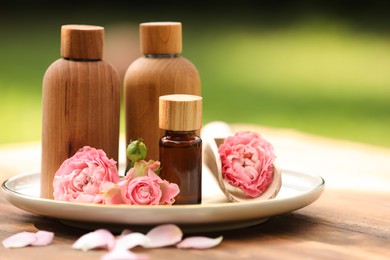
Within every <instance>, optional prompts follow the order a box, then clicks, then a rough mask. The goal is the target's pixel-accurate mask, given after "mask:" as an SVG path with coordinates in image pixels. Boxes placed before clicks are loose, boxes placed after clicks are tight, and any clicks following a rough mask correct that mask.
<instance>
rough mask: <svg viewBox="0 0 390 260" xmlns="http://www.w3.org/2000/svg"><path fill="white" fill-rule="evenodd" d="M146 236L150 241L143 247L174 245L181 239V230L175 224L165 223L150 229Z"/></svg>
mask: <svg viewBox="0 0 390 260" xmlns="http://www.w3.org/2000/svg"><path fill="white" fill-rule="evenodd" d="M146 236H147V237H148V238H149V239H150V241H149V243H147V244H146V245H145V246H144V247H145V248H156V247H164V246H172V245H175V244H176V243H178V242H180V241H181V239H182V237H183V232H182V231H181V229H180V228H179V227H178V226H176V225H173V224H165V225H159V226H157V227H155V228H153V229H151V230H150V231H149V232H148V233H147V234H146Z"/></svg>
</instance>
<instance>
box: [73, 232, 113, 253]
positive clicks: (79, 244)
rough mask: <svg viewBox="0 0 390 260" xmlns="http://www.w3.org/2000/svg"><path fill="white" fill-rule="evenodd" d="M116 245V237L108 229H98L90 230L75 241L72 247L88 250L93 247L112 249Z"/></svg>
mask: <svg viewBox="0 0 390 260" xmlns="http://www.w3.org/2000/svg"><path fill="white" fill-rule="evenodd" d="M114 245H115V237H114V236H113V235H112V234H111V232H110V231H108V230H106V229H98V230H96V231H93V232H89V233H87V234H85V235H83V236H81V237H80V238H79V239H77V240H76V242H74V243H73V245H72V248H74V249H79V250H83V251H88V250H90V249H93V248H107V249H112V248H113V247H114Z"/></svg>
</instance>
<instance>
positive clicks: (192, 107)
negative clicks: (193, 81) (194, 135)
mask: <svg viewBox="0 0 390 260" xmlns="http://www.w3.org/2000/svg"><path fill="white" fill-rule="evenodd" d="M159 126H160V128H161V129H164V130H172V131H193V130H198V129H200V128H201V127H202V97H200V96H194V95H181V94H174V95H165V96H161V97H160V100H159Z"/></svg>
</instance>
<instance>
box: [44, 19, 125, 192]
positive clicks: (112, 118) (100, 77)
mask: <svg viewBox="0 0 390 260" xmlns="http://www.w3.org/2000/svg"><path fill="white" fill-rule="evenodd" d="M103 44H104V28H103V27H100V26H91V25H63V26H62V27H61V57H62V58H61V59H59V60H57V61H55V62H54V63H53V64H51V65H50V67H49V68H48V69H47V71H46V73H45V75H44V78H43V91H42V164H41V197H43V198H53V187H52V183H53V178H54V175H55V172H56V171H57V170H58V168H59V167H60V165H61V164H62V162H63V161H64V160H66V159H67V158H69V157H71V156H72V155H73V154H75V152H76V151H77V150H78V149H80V148H82V147H83V146H86V145H88V146H91V147H94V148H97V149H103V150H104V151H105V152H106V154H107V156H108V157H109V158H113V159H114V160H116V161H117V160H118V142H119V109H120V80H119V76H118V73H117V72H116V70H115V69H114V68H113V67H112V66H111V65H110V64H108V63H107V62H105V61H103V60H102V58H103Z"/></svg>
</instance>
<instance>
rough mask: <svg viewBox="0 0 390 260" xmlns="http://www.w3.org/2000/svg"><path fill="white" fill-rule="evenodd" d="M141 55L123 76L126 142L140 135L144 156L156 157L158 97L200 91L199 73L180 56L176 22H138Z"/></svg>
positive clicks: (179, 36) (178, 28) (154, 158)
mask: <svg viewBox="0 0 390 260" xmlns="http://www.w3.org/2000/svg"><path fill="white" fill-rule="evenodd" d="M140 45H141V52H142V54H144V56H143V57H140V58H138V59H137V60H135V61H134V62H133V63H132V64H131V65H130V66H129V68H128V70H127V72H126V75H125V79H124V103H125V118H126V143H127V144H128V143H129V142H130V140H136V139H138V138H142V139H143V140H144V142H145V144H146V146H147V147H148V158H147V159H153V160H158V156H159V147H158V143H159V139H160V137H161V136H162V134H163V132H162V131H160V130H159V127H158V100H159V97H160V96H162V95H167V94H193V95H200V91H201V86H200V77H199V73H198V70H197V69H196V67H195V66H194V65H193V64H192V63H191V62H190V61H189V60H187V59H185V58H183V57H180V56H179V54H180V53H181V51H182V26H181V23H179V22H154V23H142V24H140Z"/></svg>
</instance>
